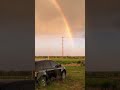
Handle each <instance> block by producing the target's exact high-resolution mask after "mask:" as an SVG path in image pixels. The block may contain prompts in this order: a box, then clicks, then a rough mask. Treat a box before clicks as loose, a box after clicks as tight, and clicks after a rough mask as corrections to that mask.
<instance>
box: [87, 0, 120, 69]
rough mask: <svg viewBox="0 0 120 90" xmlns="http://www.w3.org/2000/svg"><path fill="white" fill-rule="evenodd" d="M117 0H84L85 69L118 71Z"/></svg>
mask: <svg viewBox="0 0 120 90" xmlns="http://www.w3.org/2000/svg"><path fill="white" fill-rule="evenodd" d="M119 3H120V2H119V0H114V1H113V0H87V1H86V25H85V28H86V70H87V71H120V42H119V39H120V31H119V30H120V17H119V16H120V6H119Z"/></svg>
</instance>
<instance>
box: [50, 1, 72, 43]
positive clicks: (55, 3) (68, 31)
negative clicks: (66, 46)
mask: <svg viewBox="0 0 120 90" xmlns="http://www.w3.org/2000/svg"><path fill="white" fill-rule="evenodd" d="M50 1H51V2H52V4H53V5H54V6H55V8H56V9H57V10H58V11H59V13H60V14H61V16H62V19H63V21H64V24H65V26H66V30H67V34H68V37H69V38H70V40H71V41H72V45H73V39H72V33H71V28H70V26H69V23H68V21H67V19H66V17H65V15H64V13H63V11H62V9H61V8H60V6H59V4H58V3H57V1H56V0H50Z"/></svg>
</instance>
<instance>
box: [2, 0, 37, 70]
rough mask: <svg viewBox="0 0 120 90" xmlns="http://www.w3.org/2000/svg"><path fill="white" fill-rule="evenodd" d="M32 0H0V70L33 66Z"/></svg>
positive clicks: (28, 68)
mask: <svg viewBox="0 0 120 90" xmlns="http://www.w3.org/2000/svg"><path fill="white" fill-rule="evenodd" d="M34 7H35V6H34V0H0V70H32V69H33V67H34V61H33V60H34V58H33V57H34V37H35V36H34V28H35V27H34Z"/></svg>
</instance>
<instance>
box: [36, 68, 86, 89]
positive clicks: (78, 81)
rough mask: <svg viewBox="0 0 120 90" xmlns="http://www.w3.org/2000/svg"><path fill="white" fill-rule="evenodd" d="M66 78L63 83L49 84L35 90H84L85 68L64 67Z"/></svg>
mask: <svg viewBox="0 0 120 90" xmlns="http://www.w3.org/2000/svg"><path fill="white" fill-rule="evenodd" d="M66 70H67V77H66V79H65V80H64V81H59V80H58V81H54V82H51V83H50V84H49V85H48V86H47V87H45V88H39V89H36V90H84V87H85V72H84V71H85V67H83V66H82V67H81V66H66Z"/></svg>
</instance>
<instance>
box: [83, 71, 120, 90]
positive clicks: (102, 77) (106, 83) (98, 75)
mask: <svg viewBox="0 0 120 90" xmlns="http://www.w3.org/2000/svg"><path fill="white" fill-rule="evenodd" d="M85 85H86V87H87V90H89V88H97V89H98V90H102V89H110V90H120V72H89V73H86V84H85Z"/></svg>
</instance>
